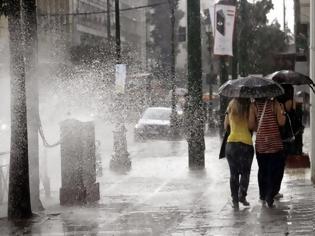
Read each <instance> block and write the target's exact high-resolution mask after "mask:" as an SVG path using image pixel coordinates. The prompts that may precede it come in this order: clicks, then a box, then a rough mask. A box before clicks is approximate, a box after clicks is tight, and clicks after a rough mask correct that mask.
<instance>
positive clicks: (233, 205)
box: [232, 200, 239, 209]
mask: <svg viewBox="0 0 315 236" xmlns="http://www.w3.org/2000/svg"><path fill="white" fill-rule="evenodd" d="M232 208H234V209H239V204H238V201H234V200H232Z"/></svg>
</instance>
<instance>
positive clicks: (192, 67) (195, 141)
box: [187, 0, 205, 169]
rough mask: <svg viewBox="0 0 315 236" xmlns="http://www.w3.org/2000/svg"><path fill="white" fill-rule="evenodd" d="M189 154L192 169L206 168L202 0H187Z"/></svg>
mask: <svg viewBox="0 0 315 236" xmlns="http://www.w3.org/2000/svg"><path fill="white" fill-rule="evenodd" d="M187 13H188V17H187V21H188V22H187V25H188V94H189V98H188V124H190V127H188V155H189V167H190V168H191V169H202V168H204V165H205V163H204V150H205V141H204V119H205V115H204V114H205V113H204V107H203V102H202V79H201V38H200V0H187Z"/></svg>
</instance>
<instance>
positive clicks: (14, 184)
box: [8, 0, 32, 220]
mask: <svg viewBox="0 0 315 236" xmlns="http://www.w3.org/2000/svg"><path fill="white" fill-rule="evenodd" d="M9 4H10V5H9V7H10V9H9V16H8V22H9V35H10V53H11V61H10V69H11V147H10V170H9V195H8V218H9V219H13V220H14V219H21V218H30V217H31V216H32V210H31V202H30V189H29V168H28V167H29V165H28V139H27V114H26V92H25V63H24V57H23V48H21V45H22V40H21V38H22V36H23V34H22V24H21V14H20V13H21V7H20V1H19V0H10V1H9Z"/></svg>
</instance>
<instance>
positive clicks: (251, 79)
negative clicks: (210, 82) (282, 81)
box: [219, 76, 284, 98]
mask: <svg viewBox="0 0 315 236" xmlns="http://www.w3.org/2000/svg"><path fill="white" fill-rule="evenodd" d="M283 93H284V90H283V88H282V87H281V86H280V85H279V84H278V83H276V82H274V81H272V80H269V79H265V78H262V77H256V76H248V77H245V78H240V79H236V80H229V81H227V82H225V83H224V84H223V85H222V86H221V87H220V88H219V94H220V95H222V96H225V97H239V98H266V97H268V98H271V97H277V96H279V95H281V94H283Z"/></svg>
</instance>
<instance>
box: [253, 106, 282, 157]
mask: <svg viewBox="0 0 315 236" xmlns="http://www.w3.org/2000/svg"><path fill="white" fill-rule="evenodd" d="M264 105H265V102H256V106H257V111H258V115H257V116H258V117H257V122H258V123H259V121H260V118H261V115H262V112H263V109H264ZM281 150H283V143H282V139H281V135H280V131H279V125H278V121H277V116H276V114H275V111H274V102H273V101H271V100H268V101H267V105H266V109H265V113H264V115H263V117H262V120H261V124H260V127H258V130H257V133H256V151H257V152H258V153H276V152H279V151H281Z"/></svg>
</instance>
